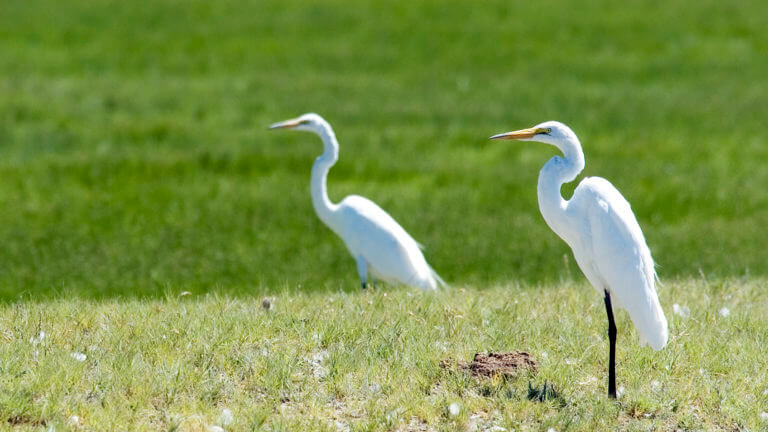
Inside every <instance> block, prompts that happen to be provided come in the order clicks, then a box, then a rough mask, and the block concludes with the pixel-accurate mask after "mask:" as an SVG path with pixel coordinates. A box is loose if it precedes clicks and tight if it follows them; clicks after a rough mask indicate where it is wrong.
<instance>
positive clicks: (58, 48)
mask: <svg viewBox="0 0 768 432" xmlns="http://www.w3.org/2000/svg"><path fill="white" fill-rule="evenodd" d="M766 16H768V3H766V2H764V1H758V0H744V1H741V2H721V1H715V0H703V1H695V2H694V1H692V0H672V1H667V2H659V1H655V0H641V1H637V2H629V3H622V4H618V3H615V2H609V1H606V0H599V1H595V2H585V3H580V4H578V5H575V4H571V3H569V2H566V1H564V0H543V1H539V2H522V1H490V2H483V3H482V4H475V3H472V2H460V1H455V0H449V1H440V2H438V1H433V0H416V1H410V2H401V3H391V2H382V1H363V2H347V1H341V0H321V1H318V2H309V1H299V0H287V1H272V0H263V1H233V0H221V1H200V0H188V1H183V2H182V1H174V0H157V1H153V2H145V3H142V4H138V3H135V2H116V1H112V0H90V1H85V0H72V1H67V2H54V1H51V0H28V1H11V2H5V3H4V4H3V6H2V7H0V209H2V211H0V362H2V363H0V398H1V399H0V429H2V428H4V427H10V428H21V429H25V428H29V429H41V428H49V427H50V426H53V427H54V428H56V430H67V429H84V430H85V429H87V430H141V429H145V430H172V429H174V428H176V429H177V430H196V429H204V428H205V427H206V425H215V424H219V425H220V426H222V427H225V428H226V429H231V430H248V429H260V428H261V429H266V430H300V429H306V430H335V429H341V430H346V428H349V429H350V430H381V429H389V430H414V431H417V430H453V429H455V428H466V429H469V430H472V429H473V428H474V427H475V426H476V427H477V428H478V429H479V430H486V429H488V428H490V427H491V426H494V425H495V426H500V427H504V428H507V429H508V430H541V431H546V430H547V429H548V428H550V427H552V428H554V429H555V430H557V431H559V432H562V431H565V430H584V431H586V430H606V431H608V430H616V429H626V430H674V429H676V428H679V429H681V430H700V429H703V430H729V431H730V430H761V429H765V428H768V423H765V422H763V420H761V418H762V417H761V414H762V413H763V412H766V411H768V399H767V398H768V394H766V393H765V392H766V390H767V389H768V384H766V383H768V376H766V370H767V369H768V368H767V367H766V366H767V365H766V360H765V357H766V356H765V353H764V348H763V347H764V346H765V345H766V340H765V338H766V336H765V335H766V334H768V325H767V323H766V316H768V314H767V313H766V312H768V310H767V309H768V294H766V286H768V283H766V278H768V253H766V235H765V229H766V226H768V193H766V191H765V185H766V184H768V169H766V167H765V165H766V164H765V162H766V160H768V146H766V141H768V132H767V131H766V106H768V81H767V80H766V76H768V32H766V31H765V28H766V18H765V17H766ZM308 111H315V112H318V113H320V114H322V115H323V116H324V117H325V118H326V119H328V120H329V121H330V122H331V124H332V125H333V126H334V127H335V129H336V134H337V136H338V138H339V141H340V144H341V153H340V160H339V163H338V164H337V165H336V166H335V167H334V168H333V169H332V170H331V173H330V176H329V193H330V195H331V198H332V199H333V200H335V201H339V200H340V199H341V198H343V197H344V196H345V195H347V194H350V193H358V194H361V195H365V196H367V197H369V198H371V199H372V200H374V201H376V202H377V203H379V204H380V205H381V206H382V207H383V208H384V209H386V210H387V211H389V212H390V213H391V214H392V215H393V216H394V217H395V219H397V220H398V221H399V222H400V223H401V224H402V225H403V226H404V227H405V228H406V229H407V230H408V231H409V232H410V233H411V234H412V235H413V236H414V237H415V238H416V239H417V240H419V241H420V242H421V243H423V244H424V245H425V246H426V252H425V253H426V255H427V258H428V260H429V261H430V262H431V263H432V265H433V266H434V267H435V269H436V270H437V271H438V272H439V273H440V274H441V275H442V276H443V277H444V278H445V279H446V281H448V282H449V283H450V284H451V285H452V287H451V289H448V290H446V291H444V292H441V293H439V294H437V295H434V296H425V295H422V294H420V293H417V292H415V291H411V290H408V289H403V288H401V287H380V289H379V290H378V291H376V292H375V293H367V292H361V291H360V290H359V289H358V281H357V277H356V274H355V269H354V262H353V261H352V259H351V258H350V257H349V256H348V255H347V252H346V250H345V249H344V247H343V245H342V243H341V241H340V240H339V239H337V238H336V237H335V236H334V235H333V234H332V233H331V232H330V231H329V230H328V229H327V228H326V227H325V226H323V225H322V223H321V222H320V221H319V220H317V218H316V216H315V215H314V213H313V210H312V206H311V204H310V198H309V185H308V183H309V170H310V167H311V165H312V162H313V160H314V158H315V157H316V156H317V155H318V154H319V152H320V151H321V145H320V142H319V140H318V139H317V138H316V137H314V136H312V135H309V134H299V133H275V132H269V131H267V130H266V127H267V125H269V124H270V123H272V122H275V121H279V120H283V119H286V118H290V117H294V116H296V115H299V114H301V113H304V112H308ZM550 119H556V120H560V121H563V122H565V123H567V124H569V125H570V126H571V127H572V128H573V129H574V130H575V131H576V133H577V134H578V135H579V136H580V138H581V140H582V144H583V146H584V149H585V153H586V159H587V167H586V170H585V171H584V175H600V176H603V177H606V178H608V179H609V180H611V181H612V182H613V183H614V185H616V186H617V187H618V188H619V190H621V191H622V193H623V194H624V195H625V196H626V197H627V199H628V200H629V201H630V202H631V203H632V206H633V209H634V211H635V214H636V215H637V218H638V220H639V222H640V224H641V226H642V227H643V230H644V233H645V235H646V238H647V240H648V243H649V245H650V246H651V250H652V251H653V254H654V257H655V259H656V261H657V263H658V264H659V267H658V271H659V274H660V276H661V279H662V281H663V282H664V283H665V286H664V287H663V288H662V289H661V292H660V295H661V300H662V305H663V307H664V309H665V312H666V314H667V317H668V318H669V319H670V326H671V335H672V338H671V341H670V344H669V346H668V347H667V348H665V349H664V350H663V351H661V352H658V353H653V352H651V351H650V350H647V349H641V348H639V347H637V346H636V344H635V341H634V334H632V335H630V333H629V332H630V331H631V330H630V326H629V325H628V323H627V321H626V317H625V316H624V315H623V313H622V314H620V318H619V320H620V321H619V348H618V349H619V354H618V358H619V363H618V377H619V383H620V384H622V385H624V386H625V389H626V393H625V395H624V396H623V397H622V398H621V399H620V403H619V404H613V403H611V402H609V401H608V400H607V399H606V398H605V397H604V396H603V393H604V385H605V382H604V378H605V377H604V372H605V366H606V365H605V363H606V360H605V357H606V356H605V351H606V342H605V335H604V333H605V322H604V317H603V311H602V306H601V305H602V303H601V301H600V299H599V298H598V297H597V296H596V294H595V293H594V291H592V289H591V288H589V287H587V286H586V285H585V282H584V279H583V277H582V276H581V273H580V272H579V270H578V268H577V267H576V265H575V263H574V261H573V259H572V258H571V257H570V252H569V250H568V248H567V246H566V245H565V244H564V243H563V242H562V241H561V240H559V239H558V238H557V237H556V236H555V235H554V234H553V233H552V232H551V231H550V230H549V229H548V228H547V226H546V225H545V223H544V221H543V220H542V218H541V216H540V214H539V211H538V208H537V203H536V177H537V174H538V171H539V169H540V167H541V166H542V165H543V164H544V163H545V162H546V160H547V159H548V158H549V157H551V156H552V155H553V154H554V151H553V150H552V149H550V148H546V146H541V145H534V144H526V143H518V144H511V143H501V142H488V141H487V140H486V138H487V137H488V136H490V135H492V134H494V133H498V132H503V131H507V130H513V129H519V128H523V127H529V126H532V125H534V124H536V123H539V122H541V121H544V120H550ZM572 190H573V185H571V186H566V187H564V190H563V192H564V193H565V194H569V193H570V192H571V191H572ZM182 292H191V293H192V294H191V295H185V296H182V297H179V295H180V293H182ZM385 294H386V295H385ZM264 296H271V297H274V298H275V305H276V307H275V309H274V310H273V311H270V312H265V311H263V310H262V309H260V303H261V299H262V297H264ZM675 303H678V304H680V305H684V306H687V307H689V308H690V317H689V318H683V317H681V316H678V315H675V314H674V313H673V309H672V305H673V304H675ZM722 307H727V308H729V310H730V311H731V314H730V315H729V316H722V315H721V314H720V313H719V311H720V309H721V308H722ZM458 316H461V318H458ZM41 331H43V332H44V333H45V336H44V337H40V335H41V333H40V332H41ZM316 335H317V336H316ZM315 336H316V337H315ZM514 349H523V350H528V351H530V352H531V353H532V354H533V355H534V356H535V357H536V358H538V359H539V361H540V362H541V368H540V371H539V373H538V374H537V375H536V376H521V377H519V378H517V379H514V380H510V381H504V382H501V381H489V382H484V381H479V382H478V381H473V380H471V379H468V378H466V377H464V376H462V375H461V374H455V373H451V372H448V371H445V370H441V369H440V368H439V367H438V362H439V360H441V359H443V358H446V357H453V358H457V359H464V360H467V359H469V358H471V356H472V354H474V352H476V351H488V350H500V351H501V350H514ZM73 354H74V357H77V358H74V357H72V355H73ZM79 354H84V355H85V360H84V361H82V362H81V361H79V360H78V358H82V357H81V356H80V355H79ZM529 380H530V381H531V382H533V383H535V384H538V385H541V384H542V383H543V382H544V381H548V382H551V383H553V384H554V385H555V387H556V389H557V390H558V391H559V392H560V394H561V395H562V399H561V400H560V401H561V402H562V404H561V403H560V401H558V402H551V403H544V404H541V403H534V402H530V401H528V400H527V398H525V392H526V389H527V385H528V382H529ZM654 382H655V383H656V384H654ZM454 402H455V403H457V404H458V405H459V406H460V413H459V414H458V415H457V416H453V417H452V416H451V415H450V414H449V409H448V408H447V407H448V406H450V404H451V403H454ZM225 408H226V409H230V410H232V414H233V418H234V420H233V423H230V424H228V425H225V424H223V423H227V422H226V421H219V416H221V412H222V410H224V409H225ZM72 416H77V420H76V421H75V420H73V419H71V417H72ZM224 417H227V416H226V415H225V416H224ZM224 420H226V419H224ZM43 423H45V426H43Z"/></svg>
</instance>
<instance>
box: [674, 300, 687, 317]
mask: <svg viewBox="0 0 768 432" xmlns="http://www.w3.org/2000/svg"><path fill="white" fill-rule="evenodd" d="M672 312H674V313H675V315H679V316H681V317H683V318H688V317H689V316H690V315H691V310H690V309H688V306H680V305H679V304H677V303H675V304H673V305H672Z"/></svg>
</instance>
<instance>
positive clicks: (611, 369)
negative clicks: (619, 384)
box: [605, 290, 616, 399]
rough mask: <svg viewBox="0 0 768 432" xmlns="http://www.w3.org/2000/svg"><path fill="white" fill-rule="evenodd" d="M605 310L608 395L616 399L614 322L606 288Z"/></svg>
mask: <svg viewBox="0 0 768 432" xmlns="http://www.w3.org/2000/svg"><path fill="white" fill-rule="evenodd" d="M605 312H606V313H607V314H608V343H609V344H610V354H609V357H608V396H609V397H611V398H613V399H616V323H615V322H614V321H613V308H612V307H611V294H610V293H609V292H608V290H605Z"/></svg>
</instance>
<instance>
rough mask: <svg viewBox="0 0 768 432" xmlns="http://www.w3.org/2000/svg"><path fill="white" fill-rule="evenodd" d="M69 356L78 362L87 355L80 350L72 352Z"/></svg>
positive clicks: (83, 359) (82, 360)
mask: <svg viewBox="0 0 768 432" xmlns="http://www.w3.org/2000/svg"><path fill="white" fill-rule="evenodd" d="M69 356H70V357H72V358H73V359H75V360H77V361H79V362H84V361H85V359H87V358H88V356H86V355H85V354H83V353H81V352H77V351H75V352H73V353H72V354H70V355H69Z"/></svg>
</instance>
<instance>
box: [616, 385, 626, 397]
mask: <svg viewBox="0 0 768 432" xmlns="http://www.w3.org/2000/svg"><path fill="white" fill-rule="evenodd" d="M626 390H627V389H625V388H624V386H619V388H618V389H617V390H616V399H621V397H622V396H624V393H625V392H626Z"/></svg>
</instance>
